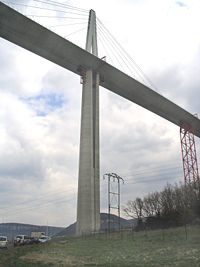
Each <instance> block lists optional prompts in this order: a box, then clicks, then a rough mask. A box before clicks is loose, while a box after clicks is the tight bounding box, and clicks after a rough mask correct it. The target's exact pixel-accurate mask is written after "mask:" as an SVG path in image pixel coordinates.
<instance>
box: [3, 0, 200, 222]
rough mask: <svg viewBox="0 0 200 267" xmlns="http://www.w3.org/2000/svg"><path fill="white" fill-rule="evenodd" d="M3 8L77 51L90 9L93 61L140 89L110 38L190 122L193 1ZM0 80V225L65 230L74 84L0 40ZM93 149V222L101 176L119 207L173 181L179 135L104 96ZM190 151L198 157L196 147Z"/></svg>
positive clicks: (74, 134) (195, 36)
mask: <svg viewBox="0 0 200 267" xmlns="http://www.w3.org/2000/svg"><path fill="white" fill-rule="evenodd" d="M4 2H5V3H8V1H7V0H6V1H4ZM9 2H10V1H9ZM13 2H14V3H15V5H14V4H12V5H11V6H12V7H13V8H16V9H17V10H18V11H20V12H22V13H23V14H25V15H27V16H29V17H30V18H31V19H34V20H35V21H37V22H39V23H40V24H42V25H44V26H46V27H48V28H49V29H51V30H52V31H55V32H56V33H58V34H60V35H62V36H63V37H65V38H66V39H69V40H70V41H72V42H75V43H76V44H78V45H79V46H81V47H84V46H85V37H86V28H87V18H88V17H87V15H88V12H85V11H84V10H90V9H94V10H95V11H96V14H97V17H98V19H99V20H98V23H97V24H98V25H97V26H98V44H99V57H103V56H106V60H107V61H108V62H109V63H110V64H114V65H115V66H117V67H119V68H121V69H122V70H123V71H125V72H127V73H129V74H130V75H132V76H133V77H136V78H138V79H141V75H140V77H139V76H138V69H137V68H136V67H135V69H134V66H133V64H132V65H131V64H130V67H129V68H128V69H126V68H127V64H128V63H127V62H128V61H126V60H127V59H125V57H124V55H125V54H124V55H123V53H124V52H123V50H122V49H121V50H120V48H119V46H118V45H117V44H116V43H114V42H115V41H113V39H112V37H111V35H110V34H109V32H110V33H111V34H112V36H114V37H115V38H116V40H117V42H118V43H119V44H120V45H121V46H122V47H123V48H124V50H125V51H126V52H127V53H128V54H129V55H130V56H131V58H132V59H133V60H134V61H135V62H136V63H137V65H138V66H139V67H140V68H141V69H142V70H143V72H144V73H145V75H146V76H147V77H148V80H150V81H151V84H153V88H154V89H155V90H156V91H157V92H159V93H160V94H162V95H164V96H165V97H167V98H169V99H170V100H172V101H173V102H175V103H176V104H178V105H180V106H181V107H183V108H184V109H186V110H188V111H190V112H191V113H192V114H194V113H198V114H199V115H200V106H199V104H198V102H199V97H200V75H199V72H200V60H199V57H200V35H199V25H200V17H199V12H200V3H199V1H198V0H183V1H175V0H165V1H159V0H151V1H149V0H140V1H139V0H115V1H114V0H110V1H105V0H101V1H96V0H93V1H92V0H85V1H80V0H71V1H61V0H57V1H55V0H54V5H49V4H46V3H42V2H48V1H47V0H44V1H33V0H30V1H28V0H18V1H13ZM56 2H57V3H64V4H66V5H68V6H65V7H64V6H63V7H62V8H61V7H59V6H57V5H56ZM16 3H17V4H18V5H16ZM48 3H49V2H48ZM70 6H74V7H78V8H80V9H70V8H69V7H70ZM49 9H53V10H49ZM83 9H84V10H83ZM66 12H68V13H69V14H67V13H66ZM70 12H72V13H75V14H71V13H70ZM64 16H65V17H66V16H67V17H70V18H63V17H64ZM72 17H73V18H72ZM72 24H73V25H72ZM102 25H104V26H105V27H106V28H107V29H108V31H107V30H106V29H105V27H104V26H102ZM114 46H115V48H114ZM123 58H124V59H123ZM125 62H126V64H125ZM132 62H133V61H132ZM129 63H130V59H129ZM0 73H1V75H0V222H21V223H32V224H43V225H44V224H47V223H48V225H54V226H68V225H69V224H71V223H73V222H74V221H75V220H76V200H77V182H78V178H77V177H78V153H79V134H80V115H81V111H80V107H81V90H82V89H81V84H80V78H79V77H78V76H76V75H75V74H73V73H71V72H69V71H68V70H66V69H63V68H61V67H59V66H57V65H55V64H53V63H51V62H48V61H47V60H45V59H42V58H40V57H38V56H36V55H34V54H32V53H30V52H28V51H26V50H24V49H22V48H20V47H17V46H16V45H14V44H12V43H9V42H8V41H6V40H4V39H2V38H1V39H0ZM100 142H101V211H102V212H105V211H106V210H107V181H105V180H103V178H102V176H103V174H104V173H108V172H115V173H117V174H118V175H120V176H121V177H123V178H124V180H125V184H124V185H123V186H122V187H121V201H122V205H124V204H125V203H126V202H127V200H129V199H134V198H135V197H142V196H144V195H145V194H147V193H149V192H152V191H155V190H160V189H162V188H163V186H164V185H166V183H167V182H168V183H172V184H173V183H175V182H179V181H183V172H182V161H181V149H180V140H179V128H178V127H176V126H174V125H172V124H171V123H169V122H167V121H166V120H164V119H162V118H159V117H158V116H156V115H154V114H152V113H150V112H148V111H147V110H145V109H143V108H141V107H139V106H137V105H135V104H133V103H131V102H129V101H127V100H125V99H122V98H121V97H119V96H117V95H114V94H113V93H111V92H109V91H108V90H106V89H104V88H101V90H100ZM196 146H197V152H198V155H199V149H200V146H199V140H196Z"/></svg>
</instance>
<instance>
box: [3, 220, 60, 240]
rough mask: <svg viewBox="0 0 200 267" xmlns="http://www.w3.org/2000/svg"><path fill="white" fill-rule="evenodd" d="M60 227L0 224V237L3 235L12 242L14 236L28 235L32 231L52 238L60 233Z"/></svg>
mask: <svg viewBox="0 0 200 267" xmlns="http://www.w3.org/2000/svg"><path fill="white" fill-rule="evenodd" d="M62 229H64V228H62V227H54V226H48V227H47V226H39V225H32V224H22V223H1V224H0V235H5V236H7V237H8V240H12V239H13V238H14V237H15V236H16V235H19V234H23V235H30V234H31V232H32V231H44V232H45V233H46V234H48V235H49V236H53V235H55V234H56V233H58V232H60V231H61V230H62Z"/></svg>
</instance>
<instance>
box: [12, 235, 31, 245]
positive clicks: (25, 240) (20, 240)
mask: <svg viewBox="0 0 200 267" xmlns="http://www.w3.org/2000/svg"><path fill="white" fill-rule="evenodd" d="M29 243H30V237H28V236H27V235H17V236H16V237H15V238H14V247H16V246H23V245H27V244H29Z"/></svg>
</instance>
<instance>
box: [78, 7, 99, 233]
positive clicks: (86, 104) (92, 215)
mask: <svg viewBox="0 0 200 267" xmlns="http://www.w3.org/2000/svg"><path fill="white" fill-rule="evenodd" d="M86 50H87V51H88V52H90V53H92V54H93V55H95V56H98V51H97V34H96V15H95V12H94V11H93V10H90V15H89V22H88V31H87V39H86ZM82 78H83V88H82V110H81V136H80V154H79V180H78V203H77V226H76V234H77V235H83V234H90V233H92V232H94V231H95V232H96V231H98V230H99V229H100V185H99V74H98V73H96V72H95V71H94V70H92V69H88V68H87V69H85V68H84V66H83V68H82Z"/></svg>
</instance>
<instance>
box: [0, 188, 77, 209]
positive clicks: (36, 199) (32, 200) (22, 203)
mask: <svg viewBox="0 0 200 267" xmlns="http://www.w3.org/2000/svg"><path fill="white" fill-rule="evenodd" d="M73 190H74V189H70V190H64V191H54V192H48V193H47V194H43V195H42V196H40V197H38V198H34V199H31V200H27V201H23V202H20V203H17V204H16V205H14V206H13V205H12V207H10V206H7V207H5V206H4V207H1V208H0V209H5V208H7V209H10V208H11V209H13V208H17V207H18V206H23V205H24V204H29V203H31V202H38V201H40V200H41V201H47V199H48V198H49V197H52V195H55V194H56V195H57V194H63V193H69V192H73ZM46 198H47V199H46Z"/></svg>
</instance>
